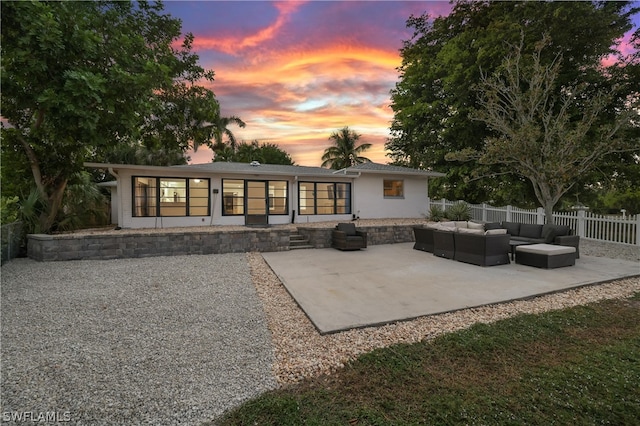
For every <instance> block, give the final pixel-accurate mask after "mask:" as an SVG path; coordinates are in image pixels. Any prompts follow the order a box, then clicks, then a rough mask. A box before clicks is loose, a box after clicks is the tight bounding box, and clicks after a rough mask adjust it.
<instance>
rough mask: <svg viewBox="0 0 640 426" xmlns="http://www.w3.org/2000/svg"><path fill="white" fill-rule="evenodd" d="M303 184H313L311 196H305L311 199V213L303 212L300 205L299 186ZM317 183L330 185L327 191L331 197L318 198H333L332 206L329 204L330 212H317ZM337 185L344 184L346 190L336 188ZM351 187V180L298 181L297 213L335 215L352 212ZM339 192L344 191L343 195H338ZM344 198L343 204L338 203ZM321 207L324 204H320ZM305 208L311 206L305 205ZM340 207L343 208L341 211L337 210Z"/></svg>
mask: <svg viewBox="0 0 640 426" xmlns="http://www.w3.org/2000/svg"><path fill="white" fill-rule="evenodd" d="M303 184H310V185H313V190H312V193H313V198H309V197H305V198H304V199H305V200H312V202H313V206H312V208H313V212H311V213H303V212H302V207H301V206H300V201H301V200H302V197H301V195H302V194H301V193H302V191H301V189H302V188H301V187H302V185H303ZM318 185H331V187H330V188H328V189H327V193H329V194H332V197H331V198H320V200H333V206H331V209H332V212H331V213H318ZM338 185H345V186H346V190H338ZM352 188H353V186H352V185H351V182H312V181H300V182H298V214H299V215H300V216H335V215H341V214H345V215H346V214H351V212H352V195H353V192H352ZM340 193H345V195H346V196H345V197H339V196H338V195H339V194H340ZM341 200H344V206H342V205H339V204H338V201H341ZM321 208H325V206H321ZM305 209H311V207H305ZM340 209H344V213H343V212H339V210H340Z"/></svg>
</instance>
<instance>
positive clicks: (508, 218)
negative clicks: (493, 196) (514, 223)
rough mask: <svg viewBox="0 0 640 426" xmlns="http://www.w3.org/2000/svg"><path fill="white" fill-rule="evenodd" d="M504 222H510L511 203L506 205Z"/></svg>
mask: <svg viewBox="0 0 640 426" xmlns="http://www.w3.org/2000/svg"><path fill="white" fill-rule="evenodd" d="M506 222H511V205H508V206H507V220H506Z"/></svg>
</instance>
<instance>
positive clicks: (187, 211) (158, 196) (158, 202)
mask: <svg viewBox="0 0 640 426" xmlns="http://www.w3.org/2000/svg"><path fill="white" fill-rule="evenodd" d="M138 179H148V180H149V182H153V183H154V185H155V186H149V188H153V189H154V191H155V193H154V194H151V195H149V194H147V195H146V196H140V195H137V193H136V192H137V186H136V184H137V182H138ZM162 180H165V181H172V180H173V181H180V180H183V181H184V185H185V186H184V188H181V189H183V190H184V194H185V195H184V199H185V201H184V204H185V206H184V214H178V215H176V214H170V215H167V214H163V211H162V210H163V209H162V207H163V206H162V203H170V202H171V201H162V192H161V189H162V186H161V181H162ZM195 180H200V181H204V182H206V188H204V189H205V190H206V192H207V196H206V203H207V204H206V207H207V210H206V214H204V215H200V214H191V212H192V209H194V208H202V207H204V206H202V205H192V199H196V198H197V199H199V200H202V199H205V197H202V196H195V195H193V196H192V195H191V190H192V188H191V181H195ZM194 192H195V191H194ZM179 197H180V198H182V196H179ZM164 198H170V197H164ZM142 200H144V203H141V205H140V206H139V205H138V204H137V202H138V201H142ZM131 201H132V204H131V205H132V209H131V216H132V217H136V218H138V217H208V216H211V179H210V178H193V177H182V176H144V175H135V176H131ZM149 201H152V203H149ZM143 206H144V207H143ZM139 207H142V208H144V209H154V210H155V213H154V214H138V213H137V211H138V208H139ZM165 207H171V206H165Z"/></svg>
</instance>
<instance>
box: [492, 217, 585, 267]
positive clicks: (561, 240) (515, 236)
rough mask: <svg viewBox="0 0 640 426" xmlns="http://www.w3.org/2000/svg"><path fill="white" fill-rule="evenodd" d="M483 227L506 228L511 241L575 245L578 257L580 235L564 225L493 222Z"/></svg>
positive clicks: (577, 257)
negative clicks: (574, 233)
mask: <svg viewBox="0 0 640 426" xmlns="http://www.w3.org/2000/svg"><path fill="white" fill-rule="evenodd" d="M485 228H486V229H506V230H507V233H508V234H509V235H511V240H512V241H522V242H527V243H532V244H555V245H559V246H567V247H575V249H576V259H579V258H580V236H579V235H573V231H572V230H571V228H569V227H568V226H565V225H554V224H549V223H546V224H544V225H536V224H529V223H518V222H500V223H499V222H493V223H487V224H485Z"/></svg>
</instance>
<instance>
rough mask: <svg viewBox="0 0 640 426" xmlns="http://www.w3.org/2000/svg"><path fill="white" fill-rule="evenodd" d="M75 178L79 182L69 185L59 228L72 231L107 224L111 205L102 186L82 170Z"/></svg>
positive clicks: (59, 229) (58, 224)
mask: <svg viewBox="0 0 640 426" xmlns="http://www.w3.org/2000/svg"><path fill="white" fill-rule="evenodd" d="M75 180H76V182H77V183H74V184H73V185H68V186H67V189H66V193H65V197H64V200H65V201H64V203H63V205H62V215H61V218H60V219H59V221H58V223H57V230H58V231H70V230H75V229H81V228H87V227H90V226H98V225H106V224H107V223H108V221H107V219H108V216H109V211H108V207H109V205H108V203H107V199H106V197H105V196H104V194H103V193H102V192H101V191H100V188H98V186H97V185H96V184H95V183H93V182H92V181H91V175H90V174H89V173H88V172H81V173H80V175H79V176H78V177H77V179H75Z"/></svg>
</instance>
